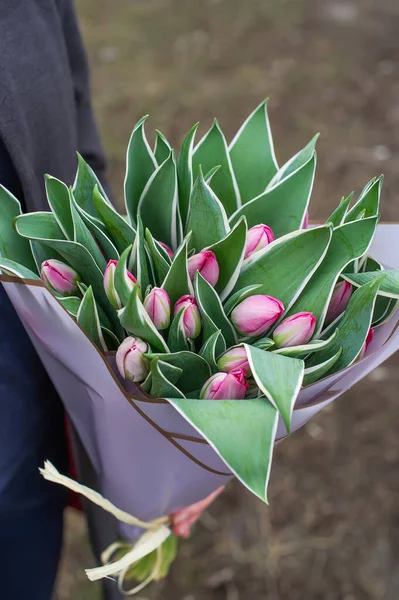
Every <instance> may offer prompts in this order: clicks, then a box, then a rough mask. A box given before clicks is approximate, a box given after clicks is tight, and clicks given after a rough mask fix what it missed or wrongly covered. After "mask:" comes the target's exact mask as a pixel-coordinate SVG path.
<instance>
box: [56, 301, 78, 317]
mask: <svg viewBox="0 0 399 600" xmlns="http://www.w3.org/2000/svg"><path fill="white" fill-rule="evenodd" d="M57 300H58V302H59V303H60V304H61V306H62V307H63V308H65V310H66V311H67V312H69V314H70V315H72V316H73V317H76V316H77V314H78V311H79V307H80V304H81V302H82V298H78V297H77V296H65V297H61V296H57Z"/></svg>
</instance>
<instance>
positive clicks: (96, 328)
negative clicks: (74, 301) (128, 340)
mask: <svg viewBox="0 0 399 600" xmlns="http://www.w3.org/2000/svg"><path fill="white" fill-rule="evenodd" d="M76 320H77V322H78V323H79V325H80V326H81V328H82V329H83V331H84V332H85V333H87V335H88V336H89V338H90V339H91V341H92V342H93V343H94V344H95V345H96V346H97V348H98V349H99V350H100V351H103V352H106V351H107V350H108V348H107V346H106V345H105V341H104V337H103V334H102V331H101V326H100V319H99V316H98V312H97V306H96V301H95V299H94V294H93V289H92V287H91V286H89V287H88V288H87V291H86V293H85V295H84V296H83V300H82V302H81V303H80V306H79V310H78V312H77V315H76Z"/></svg>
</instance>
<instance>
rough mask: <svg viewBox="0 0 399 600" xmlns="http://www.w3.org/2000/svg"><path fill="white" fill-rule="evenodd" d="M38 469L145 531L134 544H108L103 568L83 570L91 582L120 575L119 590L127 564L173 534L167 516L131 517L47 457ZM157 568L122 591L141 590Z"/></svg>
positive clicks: (131, 563) (130, 592) (159, 548)
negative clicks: (116, 555) (120, 553)
mask: <svg viewBox="0 0 399 600" xmlns="http://www.w3.org/2000/svg"><path fill="white" fill-rule="evenodd" d="M39 471H40V474H41V475H42V476H43V477H44V478H45V479H47V480H48V481H52V482H53V483H58V484H59V485H62V486H64V487H66V488H68V489H69V490H72V491H73V492H77V493H78V494H81V495H82V496H84V497H85V498H87V499H88V500H90V501H91V502H93V503H94V504H97V506H100V507H101V508H102V509H104V510H105V511H107V512H109V513H110V514H112V515H113V516H114V517H115V518H116V519H118V520H119V521H123V522H124V523H127V524H128V525H135V526H136V527H140V528H141V529H145V530H146V531H145V532H144V533H143V535H142V536H141V537H140V538H139V539H138V540H137V542H135V543H134V545H130V544H126V543H119V542H116V543H114V544H111V545H110V546H109V547H108V548H107V549H106V550H105V551H104V552H103V554H102V560H103V561H104V562H107V564H105V565H103V566H102V567H95V568H94V569H86V570H85V572H86V575H87V577H88V578H89V579H90V581H97V580H98V579H103V578H104V577H110V576H112V575H119V577H118V587H119V589H120V590H121V589H122V586H123V581H124V579H125V576H126V574H127V572H128V570H129V569H130V567H132V566H133V565H134V564H135V563H136V562H137V561H138V560H140V559H142V558H144V557H145V556H147V555H148V554H150V553H151V552H153V551H154V550H158V551H159V552H160V550H161V546H162V544H163V543H164V542H165V540H166V539H167V538H168V537H169V536H170V535H171V534H172V532H171V530H170V529H169V527H167V525H168V524H169V522H170V519H169V517H162V518H160V519H155V520H154V521H149V522H146V521H141V519H138V518H137V517H134V516H133V515H130V514H129V513H127V512H125V511H123V510H121V509H119V508H118V507H116V506H115V505H114V504H112V502H110V501H109V500H107V499H106V498H104V497H103V496H101V494H99V493H98V492H96V491H94V490H92V489H90V488H88V487H87V486H85V485H81V484H80V483H78V482H77V481H74V480H73V479H70V478H69V477H66V476H65V475H61V473H59V471H57V469H56V468H55V467H54V465H53V464H52V463H51V462H50V461H48V460H46V461H45V463H44V468H43V469H39ZM127 548H130V550H128V551H127V552H126V554H125V555H124V556H122V557H121V558H120V559H118V560H116V561H114V562H108V561H109V560H110V559H111V556H112V555H113V554H114V553H115V552H116V551H118V550H121V549H127ZM159 556H160V555H159V554H158V558H159ZM157 562H158V561H157ZM157 570H158V565H157V564H156V565H155V568H154V570H153V572H152V573H151V575H150V577H148V578H147V579H146V580H145V581H143V582H142V583H140V584H139V585H138V586H136V587H135V588H133V589H132V590H129V591H128V592H126V591H125V594H128V595H133V594H135V593H137V592H138V591H140V590H141V589H143V587H145V585H147V584H148V583H150V582H151V581H152V579H153V578H154V575H155V574H156V571H157Z"/></svg>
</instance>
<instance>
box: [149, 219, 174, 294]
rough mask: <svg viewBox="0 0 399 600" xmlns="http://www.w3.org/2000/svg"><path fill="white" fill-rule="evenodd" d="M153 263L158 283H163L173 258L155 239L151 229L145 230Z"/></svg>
mask: <svg viewBox="0 0 399 600" xmlns="http://www.w3.org/2000/svg"><path fill="white" fill-rule="evenodd" d="M145 238H146V241H147V244H148V249H149V252H150V256H151V260H152V264H153V265H154V269H155V275H156V279H157V285H161V283H162V281H163V280H164V279H165V277H166V275H167V274H168V271H169V269H170V266H171V260H170V258H169V256H168V254H167V253H166V252H165V250H164V249H163V248H162V246H161V245H160V244H159V243H158V242H157V241H156V240H154V238H153V237H152V235H151V232H150V230H149V229H146V231H145Z"/></svg>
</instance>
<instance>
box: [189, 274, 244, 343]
mask: <svg viewBox="0 0 399 600" xmlns="http://www.w3.org/2000/svg"><path fill="white" fill-rule="evenodd" d="M194 288H195V297H196V299H197V302H198V307H199V309H200V312H201V315H202V314H203V313H204V314H206V315H207V316H208V317H209V318H210V319H211V320H212V322H213V323H214V324H215V325H216V327H217V329H218V330H219V329H220V331H221V332H222V335H223V337H224V340H225V341H226V345H227V347H228V348H229V347H230V346H234V345H235V344H236V343H237V336H236V332H235V329H234V327H233V325H232V324H231V322H230V321H229V319H228V318H227V316H226V313H225V312H224V310H223V306H222V303H221V301H220V298H219V296H218V294H217V293H216V291H215V290H214V288H213V287H212V286H211V285H210V284H209V283H208V282H207V281H206V279H204V278H203V277H202V275H201V274H200V273H199V272H198V271H197V273H196V275H195V282H194ZM212 333H214V331H212ZM206 337H208V336H206ZM205 339H206V338H204V340H205Z"/></svg>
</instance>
